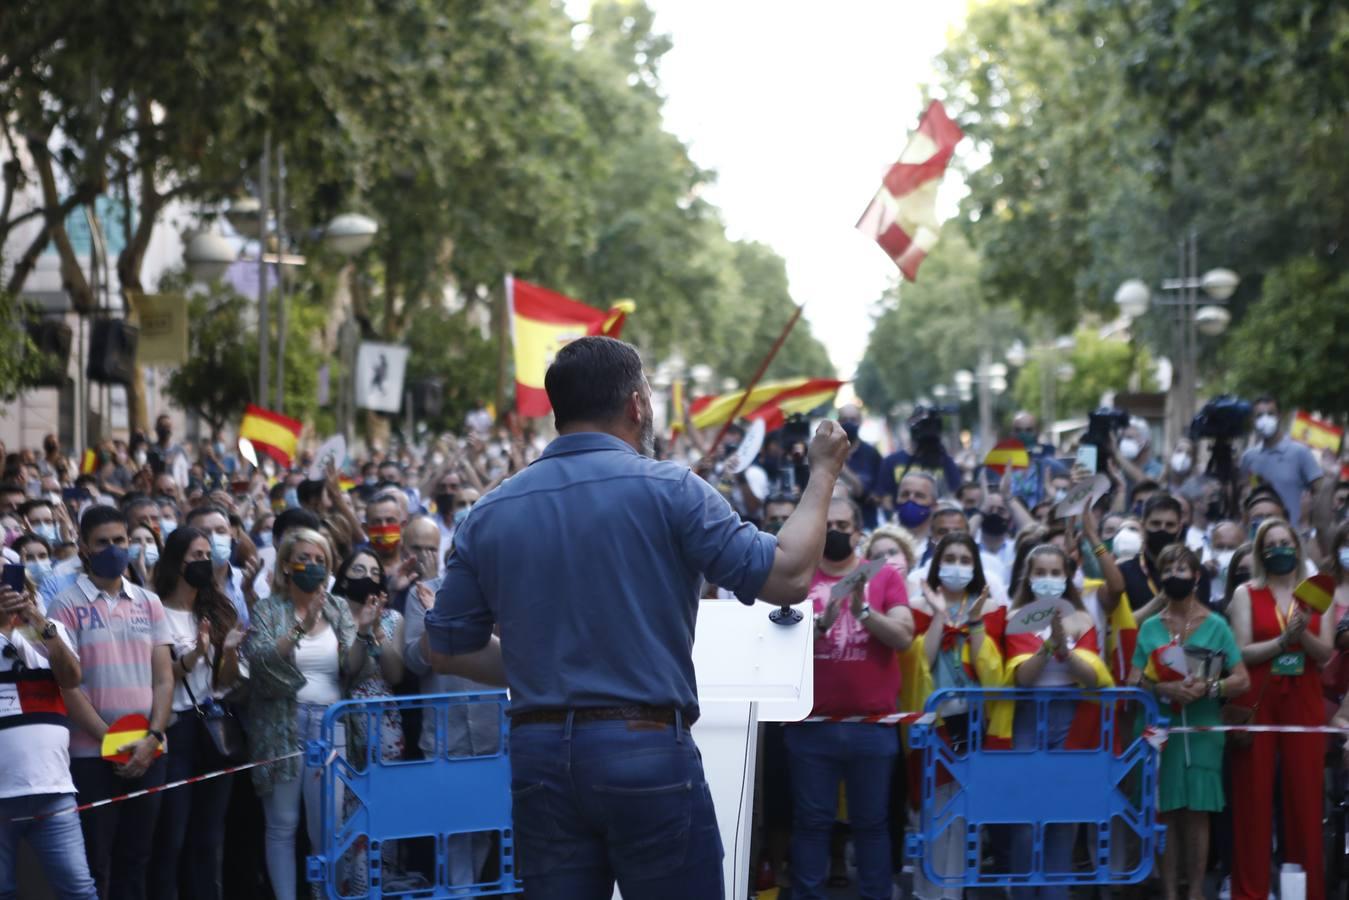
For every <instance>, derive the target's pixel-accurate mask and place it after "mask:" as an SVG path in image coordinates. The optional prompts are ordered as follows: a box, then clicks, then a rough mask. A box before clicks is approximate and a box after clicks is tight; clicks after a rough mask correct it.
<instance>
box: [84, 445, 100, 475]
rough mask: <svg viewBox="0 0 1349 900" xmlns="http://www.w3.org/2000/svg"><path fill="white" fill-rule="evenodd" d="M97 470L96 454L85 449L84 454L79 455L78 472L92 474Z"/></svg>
mask: <svg viewBox="0 0 1349 900" xmlns="http://www.w3.org/2000/svg"><path fill="white" fill-rule="evenodd" d="M97 470H98V454H97V453H95V452H94V451H93V450H85V451H84V455H83V456H81V457H80V474H81V475H92V474H94V472H95V471H97Z"/></svg>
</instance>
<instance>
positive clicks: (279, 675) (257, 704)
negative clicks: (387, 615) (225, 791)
mask: <svg viewBox="0 0 1349 900" xmlns="http://www.w3.org/2000/svg"><path fill="white" fill-rule="evenodd" d="M320 614H321V615H322V616H323V618H324V619H325V620H326V621H327V623H328V627H330V628H331V629H332V630H333V633H334V634H336V635H337V652H338V671H339V672H345V671H346V658H347V652H348V651H349V650H350V649H351V645H352V643H354V642H355V640H356V620H355V619H353V618H352V617H351V609H350V607H348V606H347V601H345V600H343V599H342V598H340V597H334V596H332V595H331V594H327V593H325V594H324V595H323V608H322V609H321V610H320ZM252 617H253V622H252V625H251V627H250V628H249V630H248V637H246V638H245V639H244V646H243V652H244V656H245V657H246V658H247V659H248V680H249V698H248V705H247V707H246V708H245V710H244V716H243V719H244V729H245V731H247V733H248V747H249V752H250V754H251V755H252V758H253V760H254V761H257V760H262V759H272V758H273V757H277V756H283V755H285V754H287V753H290V752H292V751H294V750H301V749H303V747H301V746H300V740H299V735H298V734H297V733H296V730H295V717H296V702H295V695H296V694H298V693H299V691H300V688H302V687H304V685H305V682H306V679H305V677H304V675H302V674H301V673H300V670H299V669H297V668H296V667H295V662H294V650H292V651H291V654H290V655H288V656H282V655H281V654H280V653H278V652H277V649H276V642H277V641H278V640H280V639H281V638H282V637H283V636H284V635H286V634H289V633H290V631H291V630H292V629H294V628H295V606H294V604H292V603H291V602H290V598H289V597H288V596H286V595H285V594H273V595H271V596H270V597H267V598H266V599H264V600H260V601H258V605H257V606H255V607H253V613H252ZM368 663H369V661H367V667H368ZM363 668H366V667H363ZM342 683H343V685H344V688H346V687H350V684H351V683H352V679H349V678H346V677H345V675H344V676H343V678H342ZM302 766H303V760H302V758H301V757H298V756H296V757H292V758H290V759H285V760H282V761H281V762H277V763H272V764H271V765H267V766H259V767H258V768H256V769H253V785H254V787H256V788H257V791H258V796H261V797H265V796H267V795H268V794H270V793H271V792H272V785H273V783H275V782H277V781H289V780H291V779H293V778H298V777H299V776H300V771H301V768H302Z"/></svg>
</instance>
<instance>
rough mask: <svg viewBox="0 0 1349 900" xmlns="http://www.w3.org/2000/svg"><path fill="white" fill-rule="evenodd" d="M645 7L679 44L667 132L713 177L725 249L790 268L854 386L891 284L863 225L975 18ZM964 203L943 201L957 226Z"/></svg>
mask: <svg viewBox="0 0 1349 900" xmlns="http://www.w3.org/2000/svg"><path fill="white" fill-rule="evenodd" d="M648 2H650V3H651V4H652V6H653V8H654V9H655V10H656V13H657V18H656V27H657V28H658V29H659V30H661V31H664V32H667V33H669V34H670V35H671V36H672V37H673V39H674V49H673V50H672V51H671V52H670V53H669V54H668V55H666V57H665V59H664V61H663V63H662V67H661V81H662V84H663V86H664V90H665V93H666V95H667V98H668V99H667V102H666V107H665V118H666V123H667V126H668V127H669V128H670V129H671V130H672V131H673V132H674V133H675V134H677V135H679V136H680V137H681V138H683V139H684V140H685V141H686V142H687V143H688V144H689V145H690V147H691V151H692V154H693V158H694V159H695V160H696V161H697V162H698V163H699V164H700V165H702V166H705V167H707V168H711V169H715V170H716V171H717V174H718V178H717V184H716V186H715V187H714V188H713V189H712V190H711V191H710V193H709V195H708V196H709V199H710V200H711V201H712V202H713V203H716V204H717V205H718V206H720V207H721V209H722V210H723V213H724V215H725V218H726V223H727V226H728V229H729V231H730V234H731V236H732V237H733V238H749V239H754V240H758V241H762V242H764V243H766V244H769V245H770V246H772V247H773V249H775V250H776V251H777V252H778V253H779V254H781V255H782V256H783V257H784V258H785V259H786V260H787V273H788V276H789V277H790V279H791V290H792V294H793V296H794V297H795V299H796V300H797V302H804V303H805V304H806V317H807V318H808V319H809V320H810V323H811V327H812V328H813V330H814V332H815V334H816V335H817V336H818V337H819V338H820V339H821V340H822V341H823V342H824V344H825V346H826V347H828V348H829V355H830V357H831V358H832V359H833V361H834V364H835V365H836V366H837V367H838V370H839V373H840V375H841V377H844V378H850V377H852V375H853V371H854V369H855V368H856V365H857V362H858V360H860V359H861V357H862V353H863V352H864V351H865V349H866V341H867V330H868V328H869V325H870V318H869V315H868V311H869V309H870V307H871V305H872V304H873V303H874V302H875V301H876V300H877V298H878V297H879V296H880V294H881V292H882V291H883V290H884V289H885V287H886V285H887V284H888V283H889V282H890V281H891V280H892V279H893V278H895V277H896V275H897V270H896V269H895V266H894V264H893V263H891V262H890V260H889V259H888V258H887V257H886V256H885V254H884V253H883V252H882V251H881V250H880V248H879V247H877V246H876V245H875V244H874V243H873V242H872V241H870V240H869V239H868V238H866V237H864V236H863V235H862V234H861V233H860V232H858V231H856V230H855V229H854V227H853V226H854V224H855V223H856V221H857V218H858V217H859V216H860V215H861V214H862V210H863V209H864V208H865V207H866V205H867V203H868V202H869V201H870V200H871V197H872V195H873V194H875V192H876V189H877V188H878V187H879V185H880V177H881V175H882V174H883V173H884V171H885V169H886V168H887V167H888V166H889V165H890V164H891V163H893V162H894V161H895V160H896V159H897V158H898V156H899V153H900V151H901V150H902V149H903V146H904V141H905V137H906V135H907V134H908V133H909V132H910V131H912V130H913V129H914V128H916V127H917V122H918V114H919V112H920V111H921V110H920V105H921V89H922V87H923V85H924V84H927V83H929V82H930V81H931V80H932V77H933V70H932V65H931V61H932V58H933V57H934V56H935V55H936V54H937V53H938V52H940V50H941V49H942V47H943V46H944V45H945V40H946V36H947V33H948V30H949V29H950V28H951V27H952V26H953V25H956V24H958V23H959V22H960V21H961V19H962V18H963V16H964V9H965V4H964V3H963V2H960V0H936V2H933V0H927V2H916V0H842V2H838V3H830V4H822V3H805V2H783V0H774V2H768V0H648ZM962 149H963V148H962ZM948 180H950V179H948ZM958 191H959V186H958V185H948V186H947V190H946V191H944V195H943V197H942V203H941V206H942V207H943V208H945V209H946V211H947V214H949V212H950V211H951V207H952V201H951V199H950V198H951V195H952V193H953V192H958ZM935 252H940V248H939V249H938V250H937V251H935ZM748 349H749V352H751V353H762V352H763V351H764V350H766V349H767V348H762V349H754V348H748Z"/></svg>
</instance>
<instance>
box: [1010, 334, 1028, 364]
mask: <svg viewBox="0 0 1349 900" xmlns="http://www.w3.org/2000/svg"><path fill="white" fill-rule="evenodd" d="M1007 361H1008V362H1009V363H1011V364H1012V365H1014V366H1016V367H1017V368H1018V369H1019V368H1021V367H1022V366H1024V365H1025V364H1026V345H1025V344H1023V343H1021V342H1020V341H1016V342H1014V343H1013V344H1012V346H1010V347H1008V348H1007Z"/></svg>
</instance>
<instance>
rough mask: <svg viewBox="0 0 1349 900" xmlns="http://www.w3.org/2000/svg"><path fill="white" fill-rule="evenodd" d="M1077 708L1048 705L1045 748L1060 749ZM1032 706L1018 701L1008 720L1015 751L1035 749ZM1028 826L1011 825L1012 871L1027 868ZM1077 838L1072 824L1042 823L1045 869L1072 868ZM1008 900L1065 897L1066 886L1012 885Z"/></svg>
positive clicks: (1055, 899) (1074, 826)
mask: <svg viewBox="0 0 1349 900" xmlns="http://www.w3.org/2000/svg"><path fill="white" fill-rule="evenodd" d="M1076 710H1077V707H1076V705H1075V704H1072V703H1051V704H1049V711H1048V715H1049V722H1048V725H1049V729H1048V731H1049V734H1048V737H1049V749H1050V750H1062V749H1063V745H1064V744H1065V743H1066V742H1067V740H1068V732H1069V730H1070V729H1071V728H1072V725H1073V714H1074V713H1075V712H1076ZM1035 729H1036V726H1035V705H1034V704H1032V703H1018V704H1017V706H1016V718H1015V719H1014V720H1013V722H1012V747H1013V749H1016V750H1033V749H1035V737H1036V736H1035ZM1032 838H1033V833H1032V831H1031V826H1029V825H1025V826H1021V825H1018V826H1015V827H1013V828H1012V836H1011V850H1012V871H1013V872H1026V871H1029V870H1030V865H1031V856H1032V846H1031V844H1032ZM1076 839H1077V826H1076V825H1046V826H1045V837H1044V845H1045V871H1046V872H1071V871H1072V869H1073V843H1074V842H1075V841H1076ZM1012 900H1068V887H1067V885H1043V886H1040V887H1014V888H1012Z"/></svg>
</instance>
